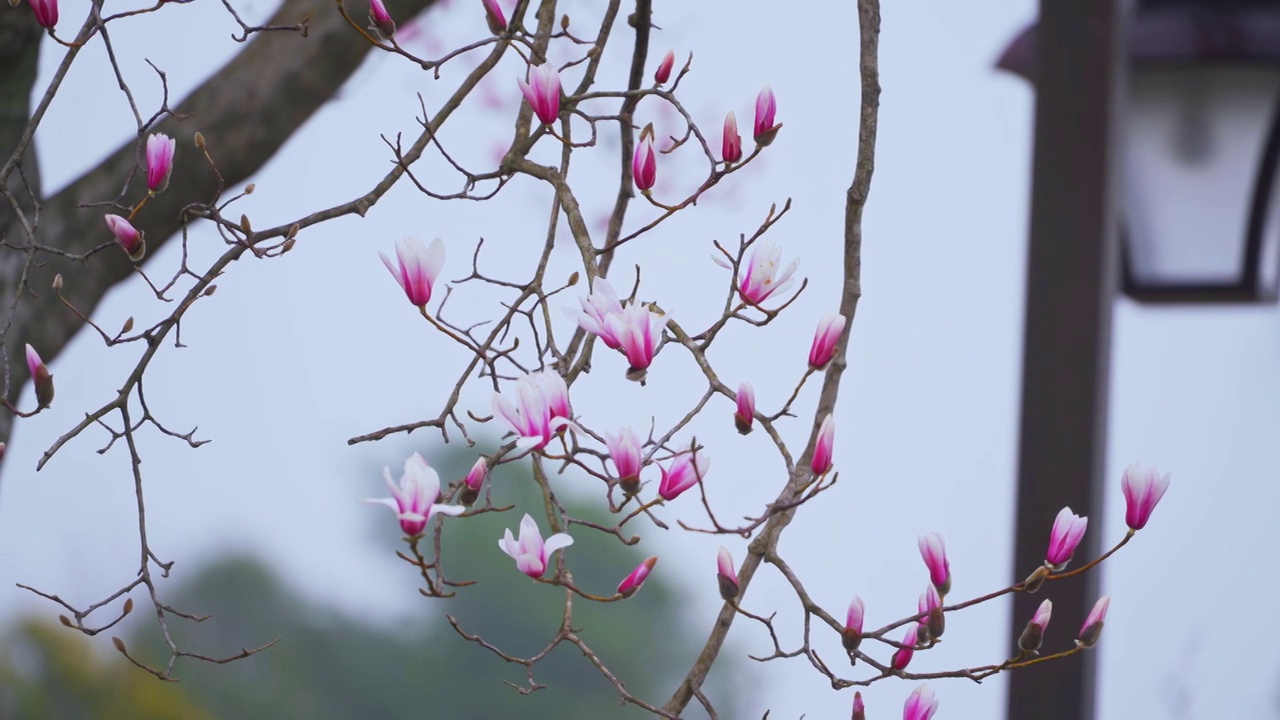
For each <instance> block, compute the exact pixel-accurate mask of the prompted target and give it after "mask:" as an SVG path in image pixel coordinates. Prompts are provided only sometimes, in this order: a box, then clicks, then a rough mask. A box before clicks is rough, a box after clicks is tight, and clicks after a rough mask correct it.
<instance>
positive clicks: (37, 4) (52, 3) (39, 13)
mask: <svg viewBox="0 0 1280 720" xmlns="http://www.w3.org/2000/svg"><path fill="white" fill-rule="evenodd" d="M27 4H28V5H30V6H31V13H32V14H33V15H35V16H36V22H38V23H40V26H41V27H43V28H44V29H46V30H52V29H53V26H54V25H57V24H58V0H27Z"/></svg>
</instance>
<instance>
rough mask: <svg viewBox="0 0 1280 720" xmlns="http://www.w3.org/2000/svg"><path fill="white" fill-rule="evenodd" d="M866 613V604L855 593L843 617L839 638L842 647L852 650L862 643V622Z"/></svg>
mask: <svg viewBox="0 0 1280 720" xmlns="http://www.w3.org/2000/svg"><path fill="white" fill-rule="evenodd" d="M865 615H866V606H865V605H863V603H862V598H860V597H858V596H857V595H854V596H853V600H852V601H850V603H849V612H848V614H846V615H845V618H844V630H842V631H841V632H840V640H841V642H842V643H843V644H844V649H845V650H848V651H849V652H853V651H854V650H857V649H858V646H859V645H861V644H862V623H863V620H864V618H865Z"/></svg>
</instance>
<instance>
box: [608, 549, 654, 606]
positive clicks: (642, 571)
mask: <svg viewBox="0 0 1280 720" xmlns="http://www.w3.org/2000/svg"><path fill="white" fill-rule="evenodd" d="M657 563H658V558H656V557H651V558H649V559H648V560H645V561H644V562H642V563H640V565H639V566H637V567H636V569H635V570H632V571H631V574H630V575H628V576H626V577H625V578H623V579H622V582H621V583H619V584H618V594H619V595H621V596H622V597H624V598H629V597H631V596H632V595H635V594H636V593H637V592H638V591H639V590H640V586H641V585H643V584H644V579H645V578H647V577H649V572H650V571H651V570H653V566H654V565H656V564H657Z"/></svg>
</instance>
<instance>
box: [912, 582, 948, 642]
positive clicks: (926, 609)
mask: <svg viewBox="0 0 1280 720" xmlns="http://www.w3.org/2000/svg"><path fill="white" fill-rule="evenodd" d="M916 611H917V612H919V613H920V614H922V615H924V617H922V618H921V619H920V627H921V629H922V630H924V631H925V633H926V637H928V638H931V639H933V640H937V639H938V638H940V637H942V633H943V631H944V630H946V628H947V616H946V614H945V613H943V611H942V596H941V595H939V594H938V588H936V587H934V586H933V585H932V584H930V585H929V586H928V587H927V588H925V591H924V592H922V593H920V600H919V601H918V602H917V603H916Z"/></svg>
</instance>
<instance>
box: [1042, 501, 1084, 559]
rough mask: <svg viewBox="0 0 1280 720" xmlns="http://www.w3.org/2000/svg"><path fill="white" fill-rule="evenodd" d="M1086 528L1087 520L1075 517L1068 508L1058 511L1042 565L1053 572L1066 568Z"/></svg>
mask: <svg viewBox="0 0 1280 720" xmlns="http://www.w3.org/2000/svg"><path fill="white" fill-rule="evenodd" d="M1087 527H1089V518H1087V517H1080V516H1079V515H1076V514H1075V513H1073V512H1071V508H1069V507H1064V508H1062V509H1061V510H1059V511H1058V517H1056V518H1054V519H1053V529H1051V530H1050V531H1049V551H1048V552H1046V553H1045V556H1044V564H1045V565H1048V566H1049V567H1051V568H1053V569H1054V570H1055V571H1057V570H1061V569H1062V568H1064V567H1066V566H1067V563H1069V562H1071V556H1072V555H1074V554H1075V552H1076V547H1077V546H1079V545H1080V541H1081V540H1082V539H1083V538H1084V531H1085V529H1086V528H1087Z"/></svg>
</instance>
